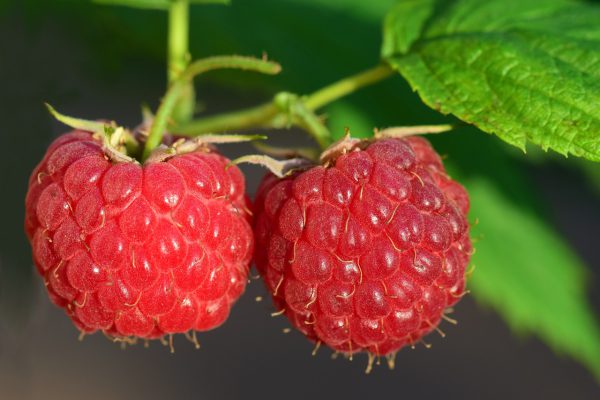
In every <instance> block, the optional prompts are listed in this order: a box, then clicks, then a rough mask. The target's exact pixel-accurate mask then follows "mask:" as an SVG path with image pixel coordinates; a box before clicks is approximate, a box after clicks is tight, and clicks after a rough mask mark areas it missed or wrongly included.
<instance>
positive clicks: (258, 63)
mask: <svg viewBox="0 0 600 400" xmlns="http://www.w3.org/2000/svg"><path fill="white" fill-rule="evenodd" d="M224 68H225V69H242V70H248V71H255V72H261V73H264V74H277V73H279V71H281V66H280V65H279V64H277V63H275V62H272V61H267V60H261V59H258V58H252V57H242V56H215V57H208V58H204V59H201V60H197V61H194V62H193V63H191V64H190V65H189V66H188V68H187V69H186V70H185V71H183V72H182V73H181V74H180V75H179V76H178V77H177V79H176V80H175V81H173V82H172V83H171V86H170V87H169V89H168V90H167V93H166V94H165V97H163V100H162V102H161V104H160V107H159V108H158V111H157V112H156V116H155V117H154V120H153V121H152V125H151V126H150V129H149V133H148V140H147V141H146V146H145V147H144V154H143V159H144V160H145V159H147V158H148V156H149V155H150V153H151V152H152V150H153V149H154V148H155V147H156V146H158V145H159V144H160V143H161V141H162V137H163V134H164V132H165V131H166V130H167V127H168V125H169V122H170V121H171V116H172V115H173V111H174V110H175V107H176V106H177V101H178V100H179V99H180V96H181V95H182V94H183V93H184V92H185V89H186V87H187V86H188V85H190V84H191V82H192V80H193V79H194V77H196V76H197V75H200V74H202V73H204V72H208V71H212V70H215V69H224ZM205 133H206V132H205ZM196 136H197V135H196Z"/></svg>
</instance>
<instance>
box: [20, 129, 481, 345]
mask: <svg viewBox="0 0 600 400" xmlns="http://www.w3.org/2000/svg"><path fill="white" fill-rule="evenodd" d="M187 149H188V150H186V151H181V152H177V151H175V152H171V153H164V154H163V155H162V156H161V157H150V158H149V159H148V160H147V161H146V162H145V163H144V164H140V163H138V162H137V161H135V160H133V159H129V158H128V157H124V158H123V157H116V158H115V157H114V156H115V152H114V150H115V149H112V148H111V147H110V146H107V145H106V143H104V142H102V141H101V140H100V139H99V136H98V134H93V133H91V132H86V131H83V130H75V131H73V132H70V133H67V134H65V135H62V136H61V137H59V138H58V139H56V140H55V141H54V142H53V143H52V144H51V145H50V147H49V148H48V151H47V152H46V155H45V156H44V158H43V160H42V161H41V162H40V163H39V165H38V166H37V167H36V168H35V170H34V171H33V173H32V175H31V178H30V181H29V191H28V193H27V198H26V217H25V229H26V232H27V235H28V238H29V240H30V242H31V245H32V248H33V258H34V262H35V265H36V267H37V269H38V272H39V273H40V275H42V277H43V278H44V282H45V284H46V287H47V291H48V294H49V296H50V299H51V300H52V301H53V302H54V303H55V304H56V305H57V306H59V307H61V308H63V309H64V310H65V311H66V313H67V315H68V316H69V317H70V318H71V319H72V320H73V322H74V323H75V325H76V326H77V327H78V328H79V329H80V330H81V331H82V332H84V333H90V332H94V331H97V330H101V331H103V332H104V333H105V334H107V335H109V336H113V337H115V338H126V337H134V338H137V337H139V338H145V339H154V338H162V337H164V336H165V335H169V334H173V333H187V332H188V331H192V332H195V331H205V330H209V329H212V328H215V327H217V326H219V325H220V324H222V323H223V322H224V321H225V320H226V319H227V317H228V315H229V311H230V308H231V306H232V304H233V303H234V302H235V301H236V300H237V299H238V298H239V297H240V296H241V294H242V293H243V291H244V288H245V284H246V282H247V275H248V269H249V263H250V261H251V259H252V258H253V257H254V260H255V262H256V265H257V268H258V270H259V272H260V274H261V275H262V277H263V278H264V280H265V282H266V285H267V288H268V289H269V291H270V292H271V294H272V297H273V300H274V302H275V305H276V307H277V308H278V309H279V310H280V312H282V313H285V314H286V315H287V317H288V318H289V320H290V321H291V323H292V324H293V325H294V326H295V327H296V328H297V329H299V330H300V331H301V332H302V333H304V334H305V335H306V336H307V337H308V338H309V339H310V340H312V341H315V342H317V343H319V344H320V343H324V344H325V345H327V346H329V347H331V348H332V349H334V350H337V351H340V352H343V353H346V354H352V353H355V352H359V351H365V352H368V353H369V354H370V355H371V356H373V355H391V354H394V353H395V352H397V351H398V350H399V349H400V348H401V347H403V346H405V345H407V344H413V343H415V342H416V341H419V340H420V339H421V338H422V337H423V336H424V335H426V334H428V333H429V332H431V331H432V330H433V329H436V328H437V325H438V324H439V323H440V320H441V318H442V317H443V313H444V311H445V309H446V308H447V307H450V306H452V305H453V304H454V303H456V302H457V301H458V300H459V299H460V297H461V296H462V295H463V294H464V290H465V267H466V265H467V263H468V261H469V258H470V255H471V253H472V248H471V242H470V239H469V226H468V224H467V220H466V215H467V212H468V209H469V199H468V196H467V193H466V191H465V190H464V189H463V187H462V186H460V185H459V184H458V183H456V182H455V181H453V180H451V179H450V178H449V177H448V175H447V174H446V172H445V170H444V167H443V165H442V162H441V160H440V157H439V156H438V155H437V153H436V152H435V151H434V150H433V148H432V147H431V146H430V144H429V142H428V141H426V140H425V139H423V138H420V137H410V138H405V139H399V138H385V139H374V140H363V141H358V140H350V139H348V140H347V141H343V142H341V144H337V145H335V146H332V147H331V148H330V149H328V150H326V152H325V153H323V156H322V160H324V161H323V163H322V165H316V166H314V165H313V166H312V167H308V168H302V169H297V170H294V171H293V172H292V173H291V174H290V175H288V176H285V177H283V178H278V177H276V176H275V175H273V174H267V176H266V177H265V178H264V179H263V182H262V184H261V186H260V187H259V190H258V193H257V196H256V200H255V203H254V215H255V220H254V232H253V231H252V228H251V224H252V221H251V213H250V211H249V210H248V200H247V198H246V197H245V194H244V193H245V187H244V186H245V183H244V177H243V175H242V173H241V172H240V170H239V169H238V168H237V167H236V166H233V165H231V162H230V161H229V160H228V159H226V158H225V157H223V156H222V155H220V154H219V153H217V152H216V151H215V149H214V148H213V147H210V146H207V145H203V146H195V147H194V146H192V147H189V146H188V147H187ZM255 239H256V244H257V246H256V249H254V240H255Z"/></svg>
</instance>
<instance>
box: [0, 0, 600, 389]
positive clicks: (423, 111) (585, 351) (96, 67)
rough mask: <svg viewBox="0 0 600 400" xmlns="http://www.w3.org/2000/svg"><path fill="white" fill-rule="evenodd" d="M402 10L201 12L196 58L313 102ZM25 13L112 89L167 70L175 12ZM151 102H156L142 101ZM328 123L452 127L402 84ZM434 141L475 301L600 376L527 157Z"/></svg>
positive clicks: (599, 338)
mask: <svg viewBox="0 0 600 400" xmlns="http://www.w3.org/2000/svg"><path fill="white" fill-rule="evenodd" d="M394 3H395V1H393V0H382V1H368V2H365V1H363V0H260V1H244V0H237V1H235V0H234V1H233V4H232V5H231V6H229V7H223V6H217V5H215V6H212V5H210V6H201V7H195V8H194V9H193V11H192V23H191V53H192V55H193V56H194V58H198V57H203V56H208V55H214V54H248V55H260V54H262V53H263V52H267V53H268V55H269V57H270V58H271V59H274V60H277V61H278V62H280V63H281V64H282V65H283V68H284V71H283V73H282V74H281V75H279V76H277V77H263V76H258V75H246V74H236V73H228V72H219V73H215V74H214V75H211V77H210V79H213V80H214V81H216V82H218V83H220V84H222V85H227V86H229V87H232V88H237V89H240V90H241V89H244V90H248V89H252V90H253V91H254V92H255V93H256V92H259V91H262V93H263V94H265V95H267V94H273V93H274V92H275V91H278V90H288V91H293V92H297V93H300V94H302V93H308V92H311V91H313V90H315V89H317V88H319V87H321V86H323V85H325V84H328V83H330V82H332V81H334V80H337V79H339V78H341V77H344V76H347V75H350V74H353V73H356V72H358V71H360V70H363V69H366V68H369V67H372V66H373V65H375V64H376V63H377V62H378V60H379V53H380V45H381V31H382V21H383V18H384V15H385V14H386V12H387V11H388V10H389V9H390V8H391V7H392V6H393V5H394ZM0 4H2V3H0ZM13 6H15V7H20V8H21V10H22V12H24V13H25V14H26V16H27V20H28V21H29V27H28V28H29V29H30V30H31V31H35V30H36V29H37V27H38V26H40V25H41V24H43V23H44V21H45V20H46V19H50V18H51V19H52V20H55V21H59V22H61V23H62V24H63V25H64V26H65V29H68V30H70V31H72V32H77V35H76V36H77V37H78V38H79V39H78V40H81V42H82V43H83V44H84V45H85V46H88V47H89V48H91V49H93V52H92V54H95V55H96V56H97V57H94V58H93V59H92V60H90V62H89V68H90V73H92V72H93V73H96V74H98V76H100V77H101V78H102V79H110V78H111V76H114V74H118V73H119V71H120V68H121V67H122V66H123V65H125V64H126V63H128V62H130V61H131V60H139V59H140V58H141V59H143V60H145V62H147V63H153V64H160V65H163V67H164V64H165V51H166V50H165V45H166V39H165V35H166V16H165V14H164V13H163V12H160V11H141V10H135V9H131V8H119V7H109V6H99V5H94V4H91V3H88V2H83V1H76V0H71V1H69V0H47V1H44V2H40V1H37V0H23V1H22V2H20V4H19V5H15V4H13ZM5 8H6V4H4V9H5ZM2 9H3V7H2V6H0V10H2ZM201 87H202V84H201V83H200V84H199V88H200V90H199V91H198V93H199V97H200V99H201V100H204V101H206V102H207V103H209V102H210V99H203V98H202V90H201ZM143 100H155V99H140V102H141V101H143ZM324 112H325V115H326V116H327V121H328V125H329V127H330V128H331V130H332V132H333V133H334V134H336V135H338V136H341V135H342V134H343V132H344V128H345V127H350V129H351V132H352V133H353V134H354V135H356V136H369V135H370V134H371V133H372V130H373V128H374V127H385V126H394V125H411V124H434V123H441V122H447V121H448V118H445V117H443V116H441V115H440V114H438V113H436V112H434V111H432V110H430V109H429V108H427V107H426V106H425V105H424V104H423V103H421V101H420V100H419V98H418V96H417V95H416V94H415V93H413V92H412V90H411V88H410V87H409V86H408V84H407V83H406V82H405V81H404V80H403V79H401V78H400V77H395V78H392V79H390V80H388V81H385V82H381V83H378V84H376V85H374V86H373V87H370V88H367V89H364V90H362V91H361V92H360V93H356V94H353V95H351V96H349V97H348V98H346V99H344V100H341V101H339V102H336V103H334V104H332V105H331V106H328V107H327V108H326V109H325V110H324ZM432 141H433V142H434V145H435V146H436V148H437V149H438V150H439V151H440V152H441V153H442V154H447V155H448V159H447V160H446V164H447V165H448V168H449V171H450V173H451V174H452V175H453V176H454V177H455V178H457V179H459V180H461V181H463V182H464V183H465V185H466V186H467V188H468V189H469V191H470V193H471V198H472V204H473V210H472V213H471V220H472V221H475V219H476V218H478V219H479V221H480V223H479V224H478V225H477V226H476V227H475V237H476V239H477V243H476V248H477V253H476V254H475V256H474V263H475V264H476V265H477V269H476V271H475V272H474V274H473V277H472V279H471V280H470V287H471V288H472V290H473V295H474V296H475V297H476V298H477V299H478V300H480V301H481V302H482V303H484V304H487V305H490V306H492V307H494V308H495V309H496V310H498V311H499V312H500V314H501V315H502V316H503V317H504V318H506V319H507V321H508V323H509V324H510V325H511V326H512V327H514V328H516V329H517V330H518V331H521V332H532V333H534V334H536V335H538V336H539V337H541V338H542V339H543V340H545V341H546V342H547V343H548V344H549V345H550V346H552V347H553V348H555V349H556V350H558V351H560V352H564V353H567V354H569V355H570V356H572V357H575V358H576V359H578V360H579V361H581V362H583V363H585V364H586V365H587V366H588V367H589V368H590V369H592V370H593V371H594V372H595V374H596V376H599V377H600V365H599V362H598V360H600V345H599V344H600V334H599V330H598V323H597V321H595V320H594V312H593V310H592V309H591V308H590V306H589V305H588V303H587V302H586V300H585V294H584V285H583V277H584V276H585V271H584V268H583V266H582V264H581V261H580V260H578V258H577V257H576V255H575V254H574V253H573V252H572V251H571V250H570V249H569V247H568V245H567V244H566V243H565V242H564V241H563V239H562V238H560V236H559V235H558V234H557V233H556V232H555V231H554V230H553V228H552V226H551V224H550V223H549V222H548V219H547V215H546V213H545V211H544V210H545V206H544V204H543V202H542V201H540V199H539V198H538V197H537V194H536V193H535V192H534V188H533V186H532V185H531V184H530V182H529V181H528V179H527V174H526V173H524V171H525V162H526V158H525V156H524V155H522V154H516V153H515V152H514V151H513V150H512V148H510V146H508V145H507V144H505V143H503V142H501V141H500V140H498V139H497V138H495V137H492V136H490V135H484V134H482V133H481V132H478V131H477V130H475V129H473V128H468V129H460V130H457V131H455V132H451V133H448V134H444V135H440V136H439V137H434V138H432ZM541 158H542V159H543V160H545V159H546V158H547V157H546V156H542V157H541ZM571 165H573V166H575V164H573V163H571ZM579 165H584V169H588V170H589V171H591V172H590V176H596V177H598V176H600V173H599V172H598V171H599V170H598V168H597V167H598V166H597V165H595V164H591V163H580V164H579ZM596 179H598V178H596Z"/></svg>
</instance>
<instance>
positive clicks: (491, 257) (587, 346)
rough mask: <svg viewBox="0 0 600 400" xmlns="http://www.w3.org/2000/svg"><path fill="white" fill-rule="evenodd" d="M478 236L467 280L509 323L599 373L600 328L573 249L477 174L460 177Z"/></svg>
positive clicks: (475, 294)
mask: <svg viewBox="0 0 600 400" xmlns="http://www.w3.org/2000/svg"><path fill="white" fill-rule="evenodd" d="M466 184H467V187H468V189H469V193H470V196H471V203H472V211H471V215H472V216H476V217H477V218H478V219H479V221H480V222H479V224H478V225H477V226H476V227H475V228H474V229H473V231H474V237H476V238H477V237H479V240H477V242H476V244H475V246H476V249H477V251H476V253H475V254H474V256H473V260H472V262H473V264H474V265H476V267H477V268H476V269H475V271H474V273H473V275H472V278H471V279H470V281H469V287H470V288H471V289H472V291H473V294H474V296H475V297H476V298H477V300H479V301H480V302H483V303H485V304H489V305H490V306H492V307H493V308H495V309H496V310H498V311H499V312H500V313H501V314H502V316H503V317H504V319H505V320H506V321H507V322H508V323H509V324H510V325H511V327H512V328H513V329H515V330H516V331H517V332H521V333H535V334H537V335H539V336H540V337H541V338H542V339H543V340H544V341H545V342H546V343H548V344H549V345H550V346H551V347H552V348H554V349H555V350H556V351H557V352H559V353H566V354H569V355H570V356H572V357H574V358H575V359H577V360H579V361H580V362H582V363H583V364H585V365H586V366H587V367H588V368H589V369H590V370H592V371H593V372H594V373H595V375H596V377H597V378H599V379H600V327H599V326H598V322H597V321H595V319H594V311H593V309H592V308H591V307H590V306H589V304H588V303H587V301H586V299H585V296H584V293H585V274H584V270H583V267H582V265H581V263H580V262H579V260H578V259H577V257H576V256H575V255H574V254H573V252H572V251H571V250H570V249H569V248H568V247H567V246H566V245H565V244H564V242H563V241H562V240H561V239H560V238H559V237H557V236H556V234H555V233H554V232H552V230H551V229H550V228H549V227H548V226H547V225H546V223H545V222H544V220H543V219H541V218H540V217H538V216H536V215H534V214H531V213H528V212H527V211H526V210H524V209H522V208H520V207H519V205H518V204H515V203H513V202H511V201H510V199H508V198H507V197H506V196H504V195H503V194H502V193H501V192H499V191H498V189H497V188H496V187H495V186H494V184H493V183H492V182H491V181H489V180H487V179H485V178H483V177H479V178H476V179H472V180H470V181H468V182H466Z"/></svg>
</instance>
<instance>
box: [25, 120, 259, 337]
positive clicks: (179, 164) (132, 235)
mask: <svg viewBox="0 0 600 400" xmlns="http://www.w3.org/2000/svg"><path fill="white" fill-rule="evenodd" d="M228 164H229V160H228V159H226V158H225V157H223V156H221V155H220V154H218V153H217V152H216V151H214V149H212V148H210V147H203V148H200V149H198V150H197V151H192V152H189V153H186V154H177V155H174V156H172V157H168V158H165V159H162V160H159V161H147V162H146V163H144V164H143V165H141V164H139V163H137V162H133V161H132V162H114V161H111V158H110V157H109V154H107V152H106V151H105V148H104V147H103V146H102V142H101V141H100V140H99V139H97V138H96V136H94V135H92V134H91V133H89V132H85V131H81V130H75V131H72V132H70V133H67V134H64V135H62V136H60V137H59V138H57V139H56V140H55V141H54V142H53V143H52V144H51V145H50V147H49V148H48V150H47V152H46V155H45V156H44V158H43V160H42V161H41V162H40V163H39V164H38V166H37V167H36V168H35V170H34V171H33V173H32V175H31V178H30V180H29V190H28V193H27V197H26V217H25V230H26V233H27V236H28V238H29V240H30V242H31V245H32V248H33V259H34V262H35V265H36V267H37V270H38V272H39V274H40V275H41V276H42V277H43V279H44V283H45V285H46V288H47V291H48V295H49V296H50V299H51V300H52V302H53V303H54V304H56V305H57V306H58V307H61V308H63V309H64V310H65V312H66V313H67V315H68V316H69V317H70V318H71V319H72V320H73V322H74V323H75V325H76V326H77V328H78V329H79V330H81V331H82V332H84V333H91V332H94V331H98V330H100V331H103V332H104V333H105V334H107V335H109V336H112V337H115V338H124V337H139V338H145V339H153V338H161V337H163V336H165V335H168V334H173V333H186V332H188V331H206V330H209V329H213V328H215V327H217V326H219V325H220V324H222V323H223V322H224V321H225V320H226V319H227V317H228V315H229V311H230V308H231V306H232V304H233V303H234V302H235V301H236V300H237V299H238V298H239V297H240V295H241V294H242V293H243V291H244V288H245V285H246V282H247V274H248V268H249V262H250V260H251V257H252V251H253V235H252V230H251V226H250V213H249V211H248V207H247V200H246V198H245V194H244V192H245V188H244V185H245V183H244V178H243V176H242V174H241V172H240V170H239V169H238V168H237V167H235V166H230V167H228Z"/></svg>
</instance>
